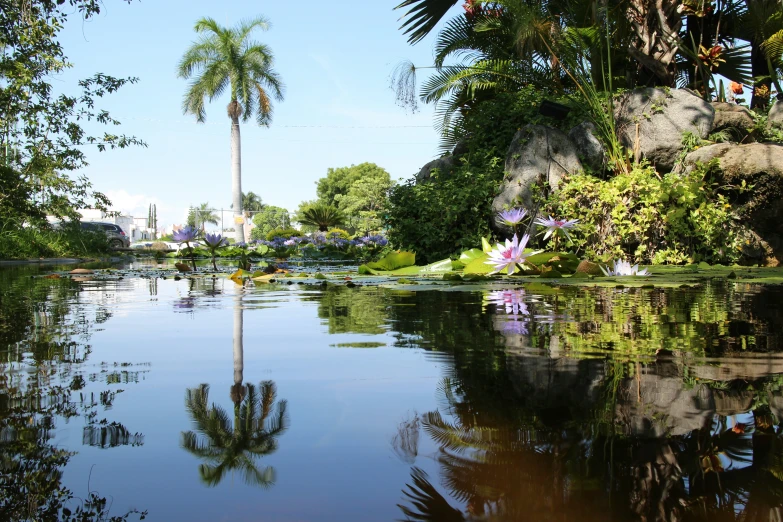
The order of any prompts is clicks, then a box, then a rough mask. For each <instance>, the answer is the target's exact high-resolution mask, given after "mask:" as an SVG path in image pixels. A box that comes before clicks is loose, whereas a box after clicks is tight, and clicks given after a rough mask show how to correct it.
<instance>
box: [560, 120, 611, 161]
mask: <svg viewBox="0 0 783 522" xmlns="http://www.w3.org/2000/svg"><path fill="white" fill-rule="evenodd" d="M568 137H569V138H570V139H571V141H572V142H574V146H575V147H576V153H577V155H578V156H579V159H580V160H582V163H583V164H584V165H585V166H587V167H590V168H591V169H592V170H594V171H602V170H604V167H605V166H606V149H605V148H604V145H603V143H601V142H600V141H599V140H598V138H597V137H596V129H595V124H593V123H592V122H589V121H586V122H583V123H580V124H579V125H577V126H576V127H573V128H572V129H571V130H570V131H569V132H568Z"/></svg>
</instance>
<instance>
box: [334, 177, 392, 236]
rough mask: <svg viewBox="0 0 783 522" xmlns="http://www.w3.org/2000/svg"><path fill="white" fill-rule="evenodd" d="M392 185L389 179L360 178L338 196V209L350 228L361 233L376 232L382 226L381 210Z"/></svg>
mask: <svg viewBox="0 0 783 522" xmlns="http://www.w3.org/2000/svg"><path fill="white" fill-rule="evenodd" d="M393 185H394V183H392V181H391V179H388V174H387V179H386V180H379V179H360V180H357V181H355V182H354V183H353V184H352V185H351V187H350V188H349V189H348V193H347V194H345V195H344V196H339V199H338V203H339V206H340V209H341V210H342V211H343V213H344V214H345V216H346V223H347V225H348V226H349V227H350V228H353V229H355V230H357V231H358V232H360V233H362V234H365V235H367V234H370V233H372V232H377V231H379V230H380V229H381V228H382V227H383V221H382V217H383V216H382V212H383V210H384V208H385V206H386V202H387V200H388V198H389V190H390V189H391V187H392V186H393Z"/></svg>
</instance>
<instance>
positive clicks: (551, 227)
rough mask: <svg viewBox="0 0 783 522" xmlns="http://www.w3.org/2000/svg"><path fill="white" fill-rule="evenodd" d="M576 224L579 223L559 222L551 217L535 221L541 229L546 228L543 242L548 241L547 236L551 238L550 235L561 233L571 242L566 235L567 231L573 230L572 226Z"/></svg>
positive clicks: (571, 221) (570, 221) (573, 220)
mask: <svg viewBox="0 0 783 522" xmlns="http://www.w3.org/2000/svg"><path fill="white" fill-rule="evenodd" d="M577 223H579V220H578V219H571V220H567V221H561V220H558V219H555V218H553V217H552V216H549V217H548V218H538V219H536V225H541V226H542V227H546V234H545V235H544V240H547V239H549V236H551V235H552V234H558V233H561V234H563V235H565V237H566V238H568V240H569V241H571V236H570V235H568V229H569V228H574V226H576V224H577Z"/></svg>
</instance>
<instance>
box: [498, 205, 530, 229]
mask: <svg viewBox="0 0 783 522" xmlns="http://www.w3.org/2000/svg"><path fill="white" fill-rule="evenodd" d="M525 216H527V210H525V209H524V208H512V209H511V210H503V211H501V212H498V217H500V219H501V220H503V223H505V224H506V225H508V226H510V227H513V226H515V225H518V224H519V223H521V222H522V220H523V219H525Z"/></svg>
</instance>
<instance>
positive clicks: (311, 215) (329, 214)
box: [297, 202, 345, 232]
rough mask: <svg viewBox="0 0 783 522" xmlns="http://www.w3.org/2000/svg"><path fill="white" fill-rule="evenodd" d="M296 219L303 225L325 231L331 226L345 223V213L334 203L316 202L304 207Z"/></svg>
mask: <svg viewBox="0 0 783 522" xmlns="http://www.w3.org/2000/svg"><path fill="white" fill-rule="evenodd" d="M297 220H298V221H299V222H300V223H301V224H302V225H305V226H310V227H315V228H317V229H318V231H319V232H326V231H327V230H329V229H330V228H332V227H339V226H342V225H343V224H344V223H345V214H343V213H342V211H340V209H339V208H337V207H336V206H334V205H330V204H328V203H322V202H316V203H315V204H313V205H312V206H310V207H307V208H305V209H304V210H303V211H302V214H301V215H300V216H298V217H297Z"/></svg>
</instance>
